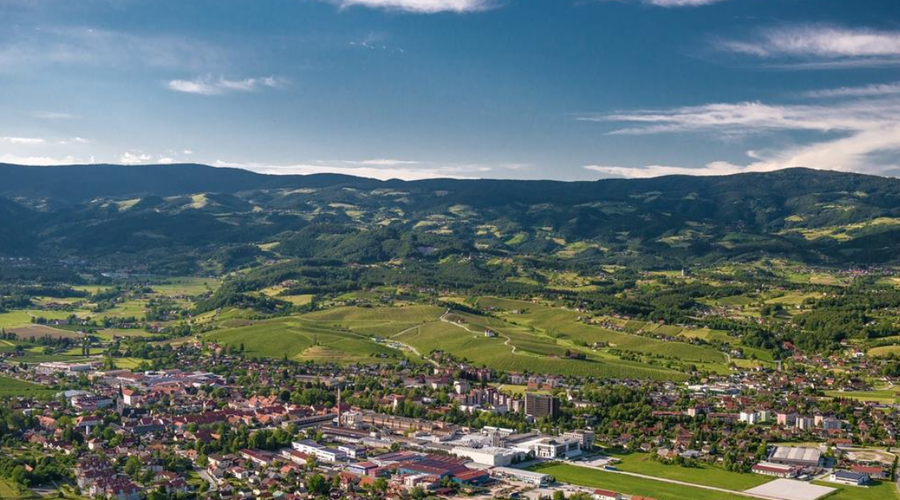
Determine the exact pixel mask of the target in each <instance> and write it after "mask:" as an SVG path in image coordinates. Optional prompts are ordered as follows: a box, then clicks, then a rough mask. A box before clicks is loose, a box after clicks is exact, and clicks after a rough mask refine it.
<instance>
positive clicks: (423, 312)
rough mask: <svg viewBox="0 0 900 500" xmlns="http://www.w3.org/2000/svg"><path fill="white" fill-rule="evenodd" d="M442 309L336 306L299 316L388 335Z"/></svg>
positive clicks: (433, 318) (373, 334) (437, 314)
mask: <svg viewBox="0 0 900 500" xmlns="http://www.w3.org/2000/svg"><path fill="white" fill-rule="evenodd" d="M443 313H444V309H442V308H440V307H434V306H418V305H416V306H407V307H336V308H333V309H325V310H323V311H316V312H313V313H309V314H305V315H303V316H302V318H303V319H304V320H309V321H311V322H315V323H318V324H320V325H322V326H327V327H330V328H336V329H345V330H350V331H352V332H354V333H359V334H364V335H367V336H370V337H390V336H392V335H395V334H397V333H400V332H402V331H403V330H406V329H408V328H412V327H415V326H417V325H421V324H424V323H427V322H433V321H437V320H438V318H440V316H441V314H443Z"/></svg>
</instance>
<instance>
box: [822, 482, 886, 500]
mask: <svg viewBox="0 0 900 500" xmlns="http://www.w3.org/2000/svg"><path fill="white" fill-rule="evenodd" d="M812 484H818V485H820V486H828V487H829V488H837V490H838V491H836V492H834V493H832V494H831V495H828V496H827V497H825V498H827V499H828V500H898V499H900V495H898V494H897V487H896V486H895V485H894V484H893V483H891V482H890V481H884V482H881V483H879V484H877V485H875V486H866V487H860V486H845V485H843V484H835V483H832V482H829V481H813V482H812Z"/></svg>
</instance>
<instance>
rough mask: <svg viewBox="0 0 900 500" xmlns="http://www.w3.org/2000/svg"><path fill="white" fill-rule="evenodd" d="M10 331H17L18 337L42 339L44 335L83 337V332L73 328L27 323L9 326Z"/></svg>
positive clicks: (67, 337) (66, 337)
mask: <svg viewBox="0 0 900 500" xmlns="http://www.w3.org/2000/svg"><path fill="white" fill-rule="evenodd" d="M6 330H7V331H9V332H12V333H15V334H16V336H17V337H16V338H18V339H30V338H32V337H34V338H36V339H41V338H44V337H53V338H64V339H77V338H81V334H80V333H78V332H75V331H72V330H63V329H61V328H53V327H51V326H46V325H27V326H18V327H14V328H7V329H6Z"/></svg>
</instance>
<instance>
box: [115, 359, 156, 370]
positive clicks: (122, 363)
mask: <svg viewBox="0 0 900 500" xmlns="http://www.w3.org/2000/svg"><path fill="white" fill-rule="evenodd" d="M145 361H146V362H147V363H149V362H150V360H147V359H142V358H115V363H116V368H119V369H122V370H133V369H135V368H137V367H139V366H141V363H143V362H145Z"/></svg>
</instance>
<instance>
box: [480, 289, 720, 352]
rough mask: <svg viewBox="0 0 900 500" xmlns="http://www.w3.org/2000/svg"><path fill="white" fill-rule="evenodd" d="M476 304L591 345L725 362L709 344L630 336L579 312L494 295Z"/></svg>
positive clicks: (555, 335)
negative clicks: (588, 321)
mask: <svg viewBox="0 0 900 500" xmlns="http://www.w3.org/2000/svg"><path fill="white" fill-rule="evenodd" d="M478 306H479V307H481V308H493V309H497V310H501V311H507V312H509V311H519V314H505V315H504V316H503V317H504V319H506V320H507V321H509V322H510V323H513V324H516V325H523V326H527V327H533V328H534V329H535V330H536V331H541V332H543V333H544V334H546V335H549V336H552V337H554V338H556V339H566V340H569V341H571V342H572V343H582V344H587V345H591V344H593V343H595V342H606V343H608V344H609V345H610V347H611V348H615V349H619V350H622V351H631V352H635V353H639V354H650V355H657V356H662V357H671V358H677V359H679V360H682V361H690V362H695V361H696V362H703V363H722V364H724V363H725V362H726V356H725V354H723V353H722V352H719V351H718V350H716V349H714V348H711V347H703V346H697V345H692V344H688V343H685V342H668V341H663V340H657V339H652V338H647V337H642V336H639V335H629V334H627V333H621V332H615V331H612V330H608V329H605V328H601V327H598V326H594V325H588V324H585V323H582V322H580V321H579V320H578V318H579V316H580V314H579V313H578V312H576V311H569V310H565V309H561V308H556V307H549V306H545V305H540V304H533V303H531V302H525V301H517V300H509V299H498V298H495V297H480V298H479V299H478ZM626 329H628V326H627V325H626ZM679 331H680V330H679Z"/></svg>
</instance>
